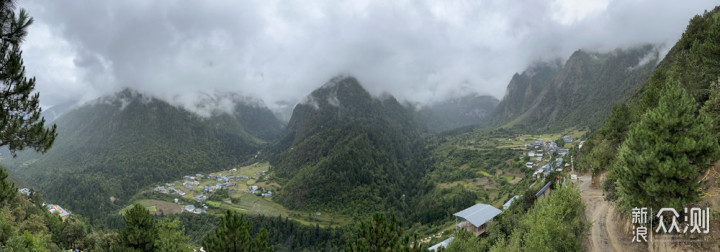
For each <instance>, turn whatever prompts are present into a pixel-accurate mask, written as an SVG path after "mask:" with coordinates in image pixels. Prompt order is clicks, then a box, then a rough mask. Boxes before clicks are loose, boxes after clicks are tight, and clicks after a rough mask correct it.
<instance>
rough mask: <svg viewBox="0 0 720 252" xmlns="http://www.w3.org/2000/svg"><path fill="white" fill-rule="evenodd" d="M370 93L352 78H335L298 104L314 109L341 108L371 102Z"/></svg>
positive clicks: (342, 76)
mask: <svg viewBox="0 0 720 252" xmlns="http://www.w3.org/2000/svg"><path fill="white" fill-rule="evenodd" d="M371 100H372V97H371V96H370V93H368V92H367V90H365V88H363V86H362V85H360V83H359V82H358V81H357V79H355V77H352V76H344V75H340V76H336V77H333V78H332V79H330V80H328V81H327V82H326V83H325V84H323V85H322V86H320V87H319V88H317V89H315V90H314V91H313V92H312V93H310V94H309V95H307V96H305V98H303V99H302V100H301V101H300V103H299V104H302V105H308V106H311V107H313V108H314V109H316V110H317V109H320V108H321V107H325V106H332V107H342V106H347V105H352V104H354V103H356V102H361V101H371Z"/></svg>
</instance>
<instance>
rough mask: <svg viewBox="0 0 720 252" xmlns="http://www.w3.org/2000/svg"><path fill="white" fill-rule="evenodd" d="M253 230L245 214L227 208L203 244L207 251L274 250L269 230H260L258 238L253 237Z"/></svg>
mask: <svg viewBox="0 0 720 252" xmlns="http://www.w3.org/2000/svg"><path fill="white" fill-rule="evenodd" d="M251 230H252V225H251V224H250V221H248V220H246V219H245V215H240V214H237V213H236V212H233V211H230V210H227V211H225V214H224V215H223V216H222V218H220V223H218V226H217V227H216V228H215V230H214V231H213V232H211V233H210V234H208V235H207V237H206V238H205V241H203V243H202V245H203V247H204V248H205V250H206V251H272V247H270V246H269V245H268V233H267V231H265V229H262V230H260V233H259V234H258V236H257V238H255V239H253V238H252V236H250V231H251Z"/></svg>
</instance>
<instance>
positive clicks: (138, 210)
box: [118, 204, 157, 251]
mask: <svg viewBox="0 0 720 252" xmlns="http://www.w3.org/2000/svg"><path fill="white" fill-rule="evenodd" d="M123 220H124V221H125V229H122V230H120V232H119V233H118V239H119V240H120V246H122V247H123V248H122V251H128V250H130V251H153V248H154V246H155V238H156V237H157V230H156V229H155V223H154V222H155V220H154V219H153V217H152V215H150V212H149V211H148V210H147V209H145V207H143V206H141V205H139V204H135V205H133V206H132V208H130V209H129V210H127V212H125V216H123Z"/></svg>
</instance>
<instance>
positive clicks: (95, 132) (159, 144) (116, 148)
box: [4, 89, 282, 220]
mask: <svg viewBox="0 0 720 252" xmlns="http://www.w3.org/2000/svg"><path fill="white" fill-rule="evenodd" d="M235 106H236V109H235V110H234V113H233V114H232V115H230V114H227V113H220V112H218V113H215V114H213V115H212V116H210V117H202V116H199V115H197V114H195V113H193V112H190V111H188V110H185V109H182V108H179V107H176V106H172V105H170V104H169V103H167V102H164V101H162V100H159V99H156V98H153V97H150V96H147V95H143V94H140V93H138V92H136V91H133V90H129V89H126V90H123V91H121V92H119V93H117V94H114V95H111V96H106V97H101V98H99V99H97V100H95V101H93V102H90V103H88V104H85V105H83V106H80V107H77V108H75V109H73V110H71V111H68V112H66V113H64V114H63V115H62V116H60V117H59V118H58V119H57V120H56V121H55V122H54V123H55V124H57V126H58V133H59V136H58V137H57V139H56V141H55V143H54V146H53V148H51V149H50V150H49V151H48V152H47V153H46V154H43V155H40V154H37V153H35V152H28V151H25V152H21V153H18V157H17V158H15V159H6V160H4V161H6V162H5V165H7V167H8V168H10V169H11V170H12V171H13V172H14V174H15V175H17V176H18V177H20V178H21V179H22V180H23V181H25V182H27V184H30V185H33V186H34V187H35V189H37V190H38V191H40V192H42V193H43V195H44V196H45V197H46V199H47V200H49V201H51V202H54V203H59V204H62V205H64V206H67V207H68V209H71V210H72V211H75V212H78V213H82V214H83V215H85V216H88V217H90V218H91V220H98V219H102V218H104V217H106V215H108V214H109V213H111V212H112V211H113V210H114V209H116V208H119V207H123V206H125V204H127V202H126V200H129V197H130V196H132V195H133V194H135V193H136V192H137V190H140V189H141V188H144V187H146V186H149V185H151V184H152V183H157V182H161V181H167V180H170V179H176V178H178V177H179V176H182V175H184V174H195V173H199V172H208V171H217V170H222V169H227V168H228V167H230V166H234V165H238V164H241V163H243V162H247V161H248V160H249V159H251V158H252V157H253V155H254V154H256V153H257V151H258V150H259V149H260V148H261V146H262V145H263V144H264V143H265V142H266V141H270V140H272V139H274V138H275V137H276V136H277V133H278V132H279V130H282V126H280V127H278V126H277V124H275V122H278V121H277V120H275V121H273V120H272V119H267V118H274V117H273V115H272V113H271V112H270V110H268V109H267V108H262V107H253V106H251V105H247V104H243V103H236V104H235ZM249 111H251V112H249ZM247 122H250V123H249V124H247ZM258 122H271V123H272V124H271V125H267V126H265V127H262V125H258V126H252V124H258ZM273 128H275V129H276V130H273ZM278 129H279V130H278ZM253 134H256V135H253Z"/></svg>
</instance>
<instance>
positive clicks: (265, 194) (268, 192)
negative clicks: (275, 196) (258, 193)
mask: <svg viewBox="0 0 720 252" xmlns="http://www.w3.org/2000/svg"><path fill="white" fill-rule="evenodd" d="M262 196H263V197H266V198H267V197H272V191H267V192H265V193H263V194H262Z"/></svg>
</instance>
